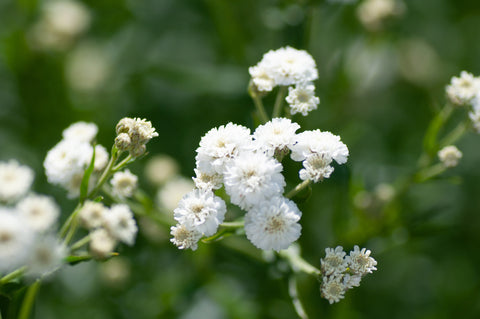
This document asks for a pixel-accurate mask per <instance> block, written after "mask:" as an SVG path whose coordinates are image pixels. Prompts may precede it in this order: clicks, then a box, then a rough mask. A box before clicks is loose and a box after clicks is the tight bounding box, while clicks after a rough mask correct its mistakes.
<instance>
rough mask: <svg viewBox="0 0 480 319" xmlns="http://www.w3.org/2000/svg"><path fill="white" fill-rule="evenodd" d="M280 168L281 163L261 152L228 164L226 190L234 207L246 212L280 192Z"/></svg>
mask: <svg viewBox="0 0 480 319" xmlns="http://www.w3.org/2000/svg"><path fill="white" fill-rule="evenodd" d="M282 169H283V167H282V165H281V164H280V163H278V162H277V161H276V160H275V159H273V158H270V157H268V156H266V155H265V154H263V153H253V152H246V153H242V154H240V155H239V156H238V157H237V158H235V159H234V160H233V161H231V162H230V163H229V164H228V165H227V168H226V172H225V176H224V183H225V191H226V192H227V194H228V195H229V196H230V200H231V202H232V203H233V204H236V205H238V206H240V208H242V209H245V210H248V209H250V208H251V207H253V206H255V205H260V204H262V203H263V202H264V201H265V200H267V199H269V198H271V197H274V196H280V195H281V194H282V193H283V188H284V187H285V179H284V177H283V175H282Z"/></svg>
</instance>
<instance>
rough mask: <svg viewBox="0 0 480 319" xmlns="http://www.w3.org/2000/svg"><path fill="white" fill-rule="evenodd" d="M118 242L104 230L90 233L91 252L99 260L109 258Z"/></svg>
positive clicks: (98, 229) (99, 229) (100, 229)
mask: <svg viewBox="0 0 480 319" xmlns="http://www.w3.org/2000/svg"><path fill="white" fill-rule="evenodd" d="M116 244H117V241H116V240H115V238H113V237H112V236H111V235H110V233H109V232H107V231H106V230H105V229H104V228H97V229H95V230H94V231H92V232H91V233H90V252H91V253H92V255H93V256H95V257H96V258H99V259H105V258H107V257H108V256H109V255H110V254H111V253H112V252H113V249H114V248H115V245H116Z"/></svg>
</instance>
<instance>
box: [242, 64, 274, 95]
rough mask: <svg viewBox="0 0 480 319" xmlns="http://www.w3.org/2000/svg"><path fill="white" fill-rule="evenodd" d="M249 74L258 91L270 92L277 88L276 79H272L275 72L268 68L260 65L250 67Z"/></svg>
mask: <svg viewBox="0 0 480 319" xmlns="http://www.w3.org/2000/svg"><path fill="white" fill-rule="evenodd" d="M248 72H249V73H250V76H251V77H252V81H253V83H254V84H255V87H256V88H257V90H259V91H264V92H270V91H271V90H272V89H273V88H274V87H275V86H276V83H275V79H274V78H273V77H272V75H273V72H271V70H270V68H269V67H268V66H265V65H263V64H261V63H259V64H257V65H255V66H252V67H250V68H249V69H248Z"/></svg>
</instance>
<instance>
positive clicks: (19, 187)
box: [0, 160, 34, 202]
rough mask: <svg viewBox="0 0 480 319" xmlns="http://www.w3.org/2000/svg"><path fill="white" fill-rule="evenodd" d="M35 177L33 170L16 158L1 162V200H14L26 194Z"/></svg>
mask: <svg viewBox="0 0 480 319" xmlns="http://www.w3.org/2000/svg"><path fill="white" fill-rule="evenodd" d="M33 177H34V173H33V170H32V169H31V168H30V167H28V166H25V165H20V164H19V163H18V162H17V161H16V160H10V161H8V162H0V202H13V201H16V200H18V199H19V198H20V197H22V196H23V195H25V194H26V193H27V192H28V190H29V189H30V186H31V185H32V182H33Z"/></svg>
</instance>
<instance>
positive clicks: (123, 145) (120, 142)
mask: <svg viewBox="0 0 480 319" xmlns="http://www.w3.org/2000/svg"><path fill="white" fill-rule="evenodd" d="M115 147H116V148H117V149H118V150H120V151H128V150H129V149H130V148H131V147H132V141H131V139H130V136H129V135H128V134H127V133H120V134H118V136H117V137H116V138H115Z"/></svg>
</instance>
